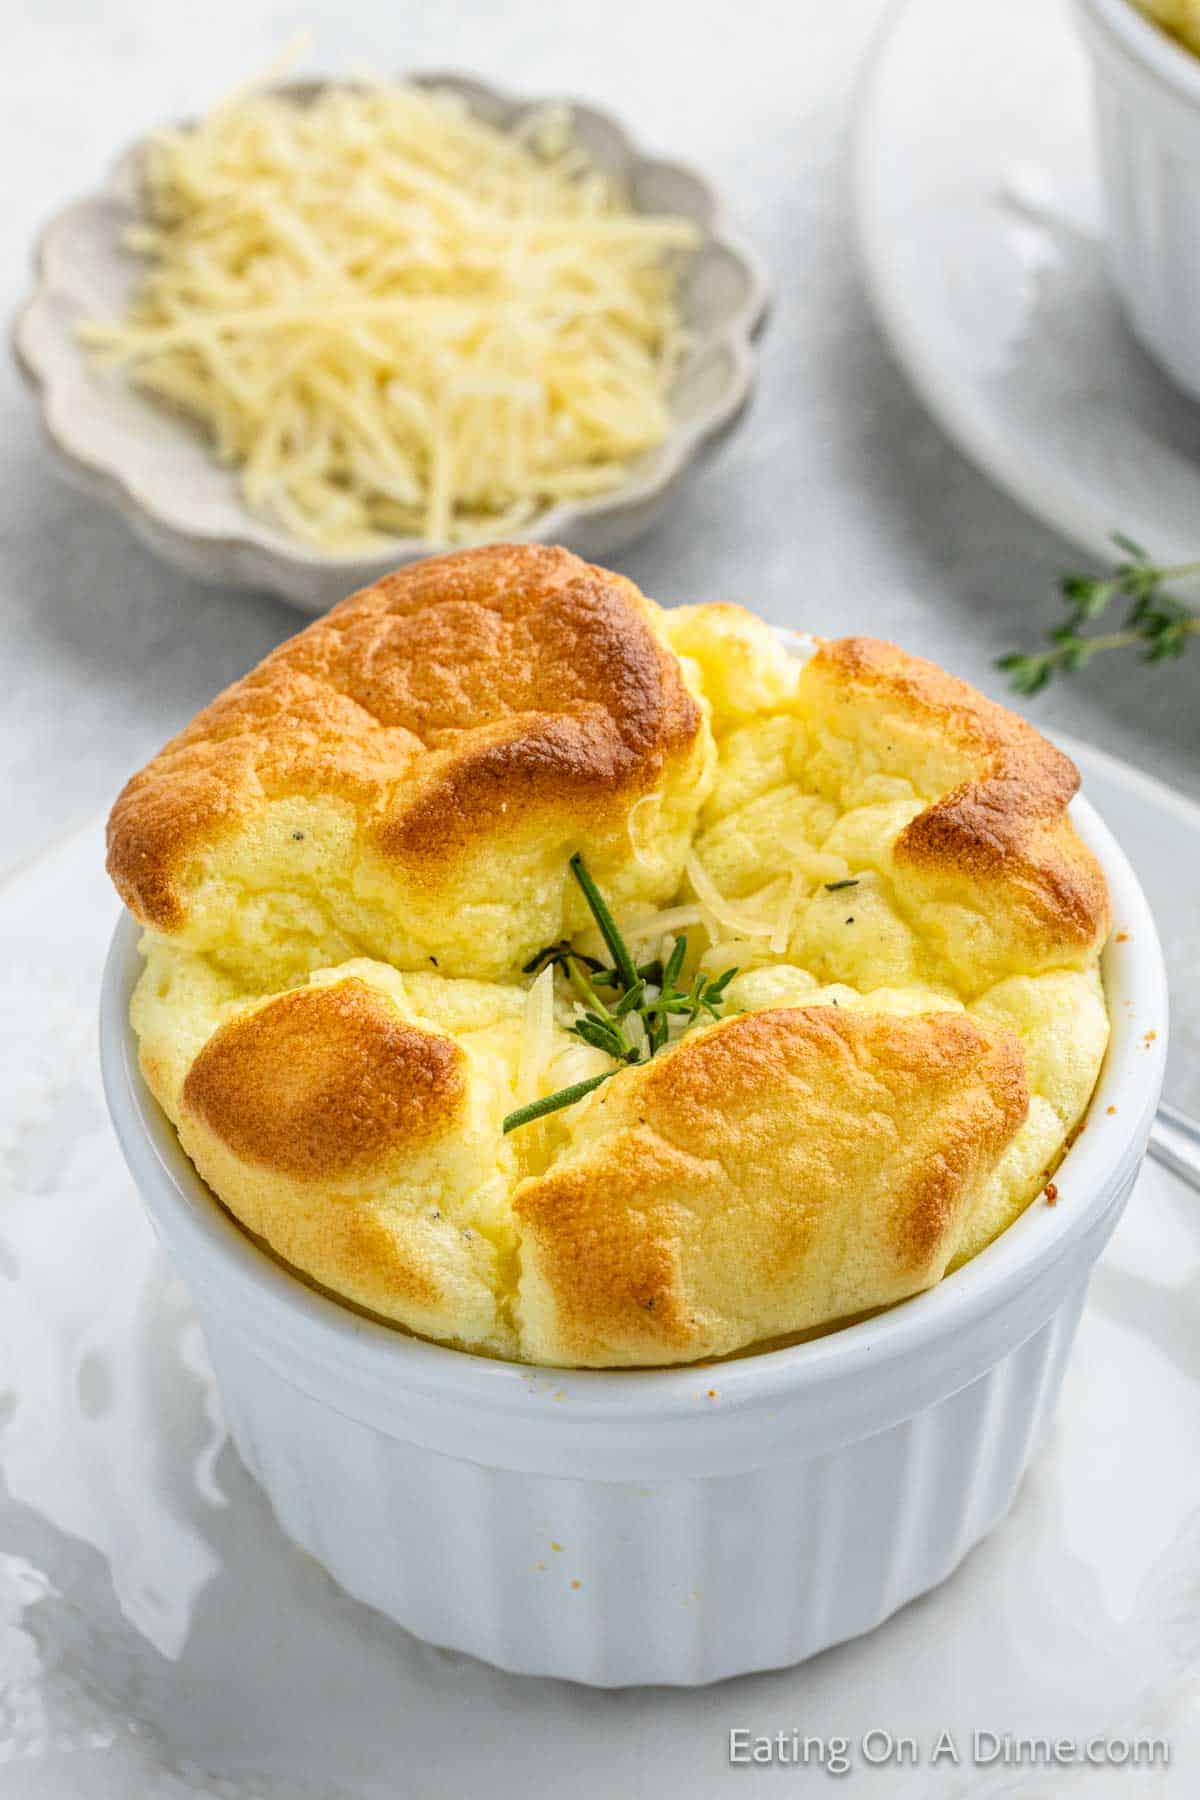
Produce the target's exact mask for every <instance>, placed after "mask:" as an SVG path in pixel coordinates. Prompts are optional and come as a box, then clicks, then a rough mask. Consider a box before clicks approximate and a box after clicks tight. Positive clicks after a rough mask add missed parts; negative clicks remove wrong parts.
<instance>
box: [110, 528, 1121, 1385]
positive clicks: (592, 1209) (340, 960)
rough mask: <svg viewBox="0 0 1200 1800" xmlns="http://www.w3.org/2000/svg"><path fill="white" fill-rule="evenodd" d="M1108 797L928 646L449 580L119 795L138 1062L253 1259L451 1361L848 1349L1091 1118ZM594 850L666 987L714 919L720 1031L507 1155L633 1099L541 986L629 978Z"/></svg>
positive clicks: (550, 589)
mask: <svg viewBox="0 0 1200 1800" xmlns="http://www.w3.org/2000/svg"><path fill="white" fill-rule="evenodd" d="M1077 784H1078V777H1077V775H1076V772H1075V770H1074V768H1073V766H1072V765H1071V763H1070V762H1069V761H1068V759H1067V758H1065V757H1064V756H1062V755H1061V754H1060V753H1059V752H1058V751H1057V750H1055V749H1054V748H1053V747H1052V746H1051V745H1049V744H1048V743H1047V742H1046V741H1045V740H1044V739H1043V738H1042V737H1040V735H1039V734H1038V733H1037V732H1036V731H1034V730H1033V729H1032V728H1031V727H1030V726H1028V725H1027V724H1025V723H1024V722H1022V721H1021V720H1019V719H1017V718H1016V717H1015V716H1014V715H1013V714H1011V713H1009V712H1008V711H1006V710H1005V709H1004V708H1003V707H1000V706H997V705H995V704H994V703H992V702H990V701H988V700H986V699H985V698H984V697H983V696H981V695H979V694H977V693H976V692H975V691H974V690H972V689H971V688H969V687H967V686H966V685H965V684H963V683H961V682H959V681H956V680H955V679H954V678H953V677H951V676H949V675H947V674H945V673H944V672H943V671H941V670H939V669H937V668H935V667H934V666H933V665H931V664H929V663H926V662H923V661H921V660H920V659H919V658H915V657H911V656H908V655H906V654H905V653H904V652H903V651H900V650H897V649H896V648H894V647H893V646H891V645H887V644H882V643H878V642H876V641H874V640H871V639H863V638H849V639H842V640H838V641H830V642H824V643H819V644H818V645H817V646H816V648H815V650H814V651H813V653H812V654H810V655H809V656H808V657H807V659H798V658H796V657H792V656H789V655H787V654H786V653H785V652H784V651H783V650H782V649H781V648H780V646H779V645H778V644H777V643H776V641H775V640H774V638H773V636H772V634H771V633H770V632H769V631H768V630H767V629H766V628H765V627H764V626H762V625H761V624H760V622H758V621H757V620H755V619H754V617H753V615H751V614H749V613H746V612H744V611H743V610H742V609H740V608H737V607H733V606H726V605H718V606H711V605H709V606H696V607H685V608H681V609H678V610H677V611H675V612H670V613H664V612H662V611H661V610H660V609H659V608H658V607H656V606H655V605H654V603H653V602H652V601H649V600H647V599H645V598H644V597H643V596H642V595H641V594H640V593H639V592H638V591H637V589H636V588H634V587H633V586H632V584H631V583H629V582H627V581H625V580H623V579H622V578H621V577H618V576H615V575H610V574H608V573H607V572H605V571H603V570H599V569H594V568H590V567H588V566H587V565H585V564H583V563H581V562H580V561H579V560H578V559H577V558H575V557H573V556H570V555H568V554H567V553H566V552H564V551H554V550H548V549H544V548H540V547H536V546H525V547H517V546H500V547H495V548H489V549H487V550H481V551H473V552H466V553H463V554H461V555H458V556H453V557H446V558H440V559H437V560H436V561H433V562H429V563H426V564H420V565H417V566H415V567H414V568H411V569H407V570H404V571H402V572H401V573H400V574H398V575H396V576H394V577H390V578H389V579H388V580H387V581H385V582H382V583H380V584H379V585H378V586H377V587H376V588H372V589H369V590H367V591H366V592H365V593H363V594H359V595H355V596H352V598H351V599H350V600H348V601H346V602H345V603H344V604H343V605H342V606H340V607H338V608H336V609H335V610H334V611H333V612H332V613H331V614H330V615H329V616H328V618H326V619H324V620H321V621H319V622H318V623H317V624H316V625H314V626H312V627H311V628H310V629H309V630H307V631H305V632H303V633H302V634H301V635H300V636H299V637H297V638H295V639H293V640H291V642H290V643H288V644H285V645H283V646H281V648H280V649H279V650H278V651H276V652H275V653H274V654H273V655H272V656H270V657H268V658H267V660H266V661H265V662H264V663H263V664H262V665H260V667H259V668H258V669H257V670H255V671H253V672H252V674H251V675H249V676H247V677H246V678H245V680H244V681H242V682H239V683H237V684H236V685H235V686H234V687H233V688H231V689H229V690H228V691H227V692H226V693H225V694H224V695H223V696H221V697H220V698H219V699H218V700H217V701H216V702H214V703H213V705H212V706H210V707H209V708H207V709H206V710H205V711H204V712H203V713H201V714H200V715H199V717H198V718H197V719H196V720H195V721H194V723H193V724H192V725H191V726H190V727H189V728H188V729H187V730H186V731H185V732H184V733H182V734H181V736H180V737H178V738H177V739H175V740H174V741H173V743H172V744H170V745H168V746H167V748H166V749H165V750H164V751H163V752H162V753H161V754H160V755H159V756H158V757H156V758H155V759H154V761H153V762H152V763H151V764H150V765H149V766H148V767H147V769H145V770H144V771H142V773H141V774H140V775H138V776H135V777H134V778H133V780H132V781H131V782H130V783H129V785H128V786H127V788H126V790H125V792H124V793H123V794H122V796H121V798H120V799H119V800H118V802H117V805H116V807H115V808H114V812H113V818H112V821H111V825H110V866H111V868H112V870H113V874H114V879H115V880H116V882H117V885H118V887H119V888H120V890H121V892H122V894H123V897H124V898H125V899H126V901H127V903H128V904H129V905H130V907H131V908H132V909H133V910H134V911H135V912H136V913H137V915H138V916H139V918H141V919H142V921H143V923H144V924H145V925H146V926H147V927H148V929H147V933H146V937H145V939H144V945H143V948H144V953H145V955H146V968H145V972H144V974H143V977H142V980H141V982H140V983H139V985H138V988H137V991H136V993H135V996H134V1001H133V1005H132V1020H133V1024H134V1028H135V1031H136V1033H137V1036H138V1039H139V1045H140V1056H141V1066H142V1069H143V1073H144V1074H145V1077H146V1080H147V1082H148V1084H149V1086H150V1087H151V1089H152V1091H153V1092H154V1094H155V1095H156V1097H157V1099H158V1100H159V1102H160V1103H161V1105H162V1106H163V1108H164V1110H165V1111H166V1112H167V1114H168V1115H169V1116H170V1118H171V1119H172V1120H173V1122H174V1123H175V1125H176V1128H177V1130H178V1132H179V1136H180V1140H181V1142H182V1144H183V1146H184V1148H185V1150H186V1151H187V1153H188V1154H189V1156H190V1157H191V1158H192V1160H193V1162H194V1163H195V1165H196V1167H197V1169H198V1170H199V1172H200V1174H201V1175H202V1176H203V1178H204V1179H205V1180H206V1181H207V1183H208V1184H209V1187H210V1188H211V1190H212V1191H213V1193H214V1194H215V1195H217V1196H218V1197H219V1198H220V1200H221V1201H222V1202H223V1203H224V1204H225V1205H226V1206H227V1207H228V1208H229V1210H230V1211H231V1212H232V1213H233V1214H234V1215H235V1216H236V1217H237V1218H238V1219H239V1220H240V1221H241V1223H242V1224H243V1225H244V1226H245V1227H246V1229H247V1230H249V1231H250V1232H252V1233H253V1234H254V1235H255V1236H256V1237H258V1238H259V1240H260V1241H262V1242H263V1243H264V1244H265V1245H267V1246H268V1247H269V1248H270V1250H271V1251H273V1252H274V1253H275V1254H276V1255H278V1256H279V1257H281V1258H283V1259H284V1260H285V1261H286V1262H287V1263H289V1264H290V1265H291V1266H292V1267H293V1268H295V1269H296V1270H297V1271H299V1272H300V1273H301V1274H302V1275H303V1276H304V1277H305V1278H307V1279H308V1280H310V1281H314V1282H316V1283H318V1284H319V1285H321V1286H322V1287H324V1288H325V1289H327V1290H328V1291H330V1292H331V1293H333V1294H334V1295H336V1296H338V1297H340V1298H342V1299H344V1300H347V1301H349V1302H351V1303H353V1304H355V1305H357V1306H360V1307H363V1308H365V1309H367V1310H369V1311H370V1312H372V1313H374V1314H377V1315H378V1316H380V1317H382V1318H385V1319H388V1320H390V1321H393V1322H395V1323H397V1324H400V1325H403V1326H405V1327H407V1328H408V1329H410V1330H412V1331H415V1332H418V1333H420V1334H422V1335H424V1336H427V1337H431V1338H435V1339H438V1340H440V1341H442V1342H445V1343H449V1344H453V1345H456V1346H459V1347H461V1348H464V1349H468V1350H472V1351H476V1352H481V1353H485V1354H490V1355H499V1356H507V1357H517V1358H522V1359H525V1360H529V1361H533V1362H541V1363H558V1364H564V1365H568V1364H574V1365H590V1366H599V1367H605V1366H609V1367H612V1366H633V1365H654V1364H668V1363H681V1362H688V1361H695V1360H697V1359H700V1358H704V1357H711V1356H719V1355H725V1354H730V1353H733V1352H737V1351H743V1350H746V1349H749V1348H753V1347H755V1346H762V1345H765V1344H768V1343H776V1342H779V1341H780V1340H786V1339H787V1338H789V1337H791V1336H795V1335H796V1334H800V1333H807V1332H811V1331H814V1330H820V1329H824V1328H829V1327H832V1326H834V1325H836V1324H837V1323H839V1322H843V1321H845V1320H847V1319H850V1318H854V1317H857V1316H860V1315H862V1314H863V1313H865V1312H870V1311H872V1310H875V1309H877V1308H879V1307H882V1306H887V1305H891V1304H894V1303H895V1302H897V1301H899V1300H902V1299H904V1298H905V1297H906V1296H908V1295H911V1294H914V1293H917V1292H919V1291H921V1290H922V1289H924V1288H926V1287H928V1286H930V1285H931V1284H933V1283H935V1282H937V1281H939V1280H940V1279H942V1277H943V1276H944V1275H945V1273H946V1271H947V1269H949V1268H953V1267H955V1266H957V1265H958V1264H959V1263H961V1262H963V1261H965V1260H966V1259H967V1258H969V1257H970V1256H972V1255H974V1254H976V1253H977V1251H978V1250H980V1249H981V1248H983V1247H984V1245H985V1244H986V1243H988V1242H989V1241H991V1239H992V1238H994V1237H995V1236H996V1234H997V1233H998V1232H999V1231H1002V1230H1004V1229H1006V1228H1007V1226H1008V1225H1010V1224H1011V1223H1012V1222H1013V1220H1014V1219H1015V1218H1016V1217H1017V1216H1018V1215H1019V1214H1020V1212H1021V1211H1022V1210H1023V1209H1024V1208H1025V1206H1027V1205H1028V1203H1029V1201H1030V1200H1031V1199H1032V1198H1033V1196H1034V1195H1035V1194H1037V1193H1038V1192H1040V1190H1041V1188H1042V1187H1043V1186H1044V1185H1045V1182H1046V1181H1047V1180H1048V1179H1049V1176H1050V1174H1051V1173H1052V1171H1053V1169H1054V1168H1055V1166H1056V1164H1057V1161H1058V1159H1059V1158H1060V1156H1061V1154H1062V1151H1063V1148H1064V1146H1065V1144H1066V1142H1067V1140H1068V1138H1069V1136H1070V1134H1071V1132H1072V1131H1073V1130H1074V1129H1075V1128H1076V1127H1077V1125H1078V1124H1079V1121H1080V1119H1081V1118H1082V1116H1083V1113H1084V1111H1085V1109H1086V1106H1087V1102H1088V1099H1089V1097H1090V1094H1091V1090H1092V1087H1093V1085H1094V1083H1095V1079H1096V1076H1097V1074H1098V1071H1099V1067H1100V1063H1101V1060H1102V1058H1103V1054H1104V1048H1105V1044H1106V1041H1107V1032H1108V1021H1107V1013H1106V1009H1105V1005H1104V998H1103V991H1102V987H1101V984H1100V978H1099V971H1098V956H1099V950H1100V947H1101V944H1102V942H1103V940H1104V937H1105V936H1106V933H1107V896H1106V893H1105V888H1104V882H1103V878H1102V876H1101V874H1100V871H1099V869H1098V867H1097V865H1096V863H1095V861H1094V859H1093V858H1092V857H1091V855H1090V853H1089V852H1088V851H1087V849H1086V847H1085V846H1084V845H1083V844H1082V843H1081V842H1080V841H1079V839H1078V838H1077V836H1076V834H1075V832H1074V830H1073V828H1072V825H1071V823H1070V820H1069V817H1068V814H1067V806H1068V803H1069V801H1070V799H1071V797H1072V795H1073V794H1074V792H1075V789H1076V787H1077ZM576 851H582V852H583V853H584V855H585V857H586V859H587V863H588V867H589V868H590V869H591V870H592V872H593V874H594V875H595V876H596V878H597V880H598V882H599V884H600V886H601V888H602V890H603V891H604V892H605V894H606V895H607V896H608V897H609V899H610V900H611V901H612V903H613V905H614V908H615V910H616V911H617V914H618V916H619V918H621V920H622V921H623V923H624V925H625V927H626V929H627V930H629V931H641V932H642V933H644V934H647V935H645V936H644V937H642V938H640V939H639V940H638V941H639V943H640V944H641V945H642V948H641V949H640V950H639V955H642V956H652V955H653V954H654V952H655V949H656V947H657V946H661V947H662V948H664V949H665V947H666V945H667V944H668V943H669V942H670V941H671V939H672V934H674V933H677V932H678V931H679V930H681V929H684V930H686V931H687V932H688V934H689V949H688V964H687V966H688V970H689V975H690V973H691V972H692V971H693V970H697V971H699V972H701V973H704V974H707V975H712V974H714V973H718V972H720V971H722V970H726V969H735V968H736V970H737V975H736V977H735V978H734V979H733V980H732V981H731V983H730V985H729V986H728V987H727V990H726V998H727V1005H726V1016H724V1017H723V1018H721V1019H720V1020H719V1021H718V1022H716V1023H713V1024H710V1025H707V1026H705V1027H704V1028H702V1029H699V1028H698V1029H695V1030H693V1031H691V1032H690V1033H689V1034H688V1035H686V1036H684V1037H682V1038H681V1039H679V1041H677V1042H674V1043H672V1044H671V1045H669V1046H668V1047H667V1048H665V1049H663V1050H662V1051H660V1053H659V1054H658V1055H657V1056H656V1057H654V1058H653V1060H651V1061H649V1062H646V1063H643V1064H639V1065H638V1066H636V1067H632V1068H627V1069H625V1070H623V1071H622V1072H621V1073H619V1074H617V1075H616V1076H615V1077H614V1078H613V1079H612V1080H609V1081H607V1082H606V1083H605V1084H604V1085H603V1086H601V1087H600V1088H598V1089H596V1090H595V1091H594V1092H593V1093H591V1094H590V1095H589V1096H588V1097H587V1098H585V1099H584V1100H582V1101H581V1102H580V1103H578V1104H576V1105H574V1106H572V1107H570V1108H567V1109H565V1110H563V1111H562V1112H559V1113H555V1114H553V1115H552V1116H551V1117H549V1118H548V1119H545V1120H542V1121H541V1122H539V1123H536V1124H534V1125H531V1126H528V1127H525V1128H522V1129H519V1130H517V1131H514V1132H512V1133H511V1134H509V1135H507V1136H506V1135H505V1134H504V1132H503V1121H504V1118H505V1115H506V1114H507V1113H509V1112H510V1111H512V1109H513V1108H514V1107H516V1106H519V1105H524V1104H526V1103H527V1102H529V1101H530V1100H531V1099H534V1098H536V1097H538V1096H539V1095H541V1094H545V1093H549V1092H552V1091H554V1090H556V1089H558V1088H561V1087H564V1086H568V1085H570V1084H571V1083H573V1082H575V1081H578V1080H580V1079H584V1078H586V1077H587V1076H588V1075H589V1074H592V1073H594V1072H596V1071H597V1070H598V1069H600V1068H603V1067H605V1066H606V1065H607V1059H606V1058H605V1057H604V1055H603V1053H602V1052H600V1051H598V1050H594V1049H590V1048H587V1047H585V1046H584V1045H583V1044H581V1043H580V1041H579V1040H578V1038H577V1037H576V1036H574V1035H573V1034H572V1032H571V1029H570V1027H571V1026H572V1024H573V1022H574V1018H575V1016H576V1015H575V1007H574V1002H573V996H572V994H571V992H570V990H569V989H568V988H567V986H566V984H565V983H563V982H562V981H561V980H560V981H558V985H557V990H556V992H555V994H554V999H553V1006H552V1009H551V1012H550V1013H549V1014H547V1013H546V1012H545V1009H544V1007H543V1008H542V1009H541V1010H539V1008H538V1007H537V1006H536V1005H535V1002H534V1001H533V1000H531V999H530V988H531V980H532V978H531V977H530V976H529V975H527V974H524V973H522V970H523V966H524V964H525V962H526V961H528V959H529V958H530V956H531V955H532V954H533V953H534V952H536V951H538V950H540V949H541V948H543V947H544V946H546V945H548V944H551V943H554V942H556V941H558V940H559V939H561V938H562V937H564V936H565V937H570V938H573V939H575V940H576V941H582V944H583V946H584V947H585V948H588V949H591V950H595V949H596V948H598V946H597V944H596V942H595V940H594V939H593V938H589V937H588V936H587V934H586V928H587V925H588V920H587V916H586V913H585V912H584V911H583V909H582V907H581V905H580V901H579V895H578V890H577V888H576V885H575V883H574V882H573V881H572V880H571V878H570V876H569V874H568V862H569V859H570V857H571V855H572V854H573V853H575V852H576ZM659 909H667V910H666V911H660V910H659ZM659 920H662V921H663V923H662V924H661V925H660V924H659V922H658V921H659ZM543 997H544V995H543Z"/></svg>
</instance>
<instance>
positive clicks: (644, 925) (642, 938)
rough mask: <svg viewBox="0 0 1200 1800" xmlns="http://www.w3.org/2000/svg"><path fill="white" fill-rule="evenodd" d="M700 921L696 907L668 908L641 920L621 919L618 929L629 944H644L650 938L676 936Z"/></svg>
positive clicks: (698, 910)
mask: <svg viewBox="0 0 1200 1800" xmlns="http://www.w3.org/2000/svg"><path fill="white" fill-rule="evenodd" d="M701 920H702V915H701V912H700V908H699V907H698V906H669V907H667V909H666V911H665V912H656V913H648V914H647V915H646V917H645V918H642V919H622V920H621V926H620V929H621V935H622V937H624V938H625V939H626V940H627V941H628V942H629V943H638V944H645V943H648V942H649V941H650V939H651V938H660V937H667V936H668V935H678V933H679V932H681V931H687V930H688V928H689V927H690V926H693V925H699V924H700V923H701Z"/></svg>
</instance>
